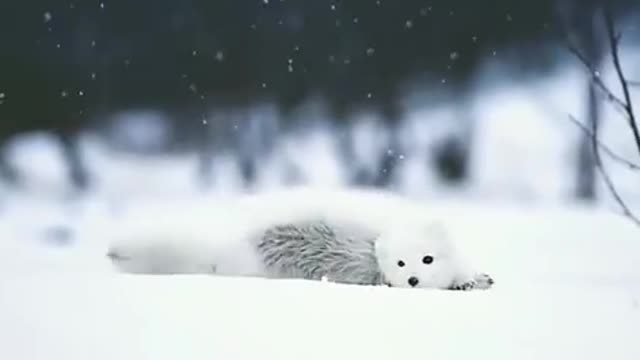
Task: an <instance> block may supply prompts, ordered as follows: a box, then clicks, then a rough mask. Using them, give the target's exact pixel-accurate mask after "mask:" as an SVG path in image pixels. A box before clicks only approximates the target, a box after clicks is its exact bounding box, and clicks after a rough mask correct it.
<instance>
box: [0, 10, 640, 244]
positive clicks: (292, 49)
mask: <svg viewBox="0 0 640 360" xmlns="http://www.w3.org/2000/svg"><path fill="white" fill-rule="evenodd" d="M603 4H606V5H607V6H608V7H609V9H611V11H612V14H613V17H614V20H615V26H616V28H617V30H618V31H619V32H620V33H621V34H622V38H621V42H620V54H621V61H622V65H623V68H624V70H625V73H626V75H627V77H628V78H629V79H630V80H633V79H637V80H640V41H639V40H640V37H639V36H640V17H639V16H638V15H639V14H640V12H639V11H640V2H638V1H637V0H615V1H614V0H612V1H602V0H600V1H599V0H538V1H520V0H485V1H477V0H419V1H418V0H401V1H400V0H395V1H392V0H342V1H338V0H332V1H321V0H317V1H303V0H214V1H211V0H153V1H151V0H135V1H130V0H104V1H100V0H77V1H73V0H71V1H69V0H65V1H60V0H47V1H44V0H31V1H17V0H9V1H3V2H2V3H1V4H0V179H1V180H0V218H1V217H3V216H4V217H5V218H7V217H8V216H11V214H12V213H15V212H16V211H20V209H22V211H23V213H24V214H26V218H29V219H30V220H28V223H29V224H33V220H32V219H35V218H37V217H38V216H39V215H38V214H40V213H39V212H38V211H36V210H35V209H37V208H38V207H37V206H41V207H43V206H48V205H43V204H52V203H55V204H60V203H61V202H66V203H74V201H75V202H76V203H77V201H81V202H84V203H87V199H90V200H91V201H93V203H94V204H103V205H104V204H107V205H106V206H108V207H109V208H110V209H112V210H113V209H118V208H119V207H123V206H126V205H127V204H129V203H131V202H134V201H136V200H144V199H151V200H158V199H165V200H168V201H173V200H175V199H187V198H194V199H195V198H204V196H206V194H212V193H226V194H228V193H236V192H240V191H252V190H261V189H268V188H276V187H286V186H293V185H316V186H367V187H377V188H385V189H391V190H393V191H397V192H401V193H404V194H407V195H408V196H413V197H425V198H441V197H445V198H457V199H467V200H474V201H480V202H483V203H488V202H496V201H498V202H502V201H508V202H516V203H526V204H533V205H535V204H539V203H543V204H549V203H551V204H576V203H582V204H591V205H594V206H597V205H600V204H603V203H604V204H612V203H611V202H610V201H611V199H610V196H609V194H608V192H607V191H606V189H605V188H604V186H603V185H602V182H601V181H599V178H598V176H597V172H596V171H595V169H594V164H593V160H592V156H591V152H590V151H591V148H590V145H589V141H590V140H589V138H588V137H585V136H584V133H583V132H581V130H580V129H579V128H578V127H577V126H576V125H575V124H574V123H572V122H571V121H570V120H569V114H572V115H573V116H575V117H576V118H577V119H578V120H580V121H582V122H583V123H585V124H590V123H594V122H597V123H598V124H599V126H600V129H601V138H602V141H603V142H605V143H606V144H607V145H608V146H609V147H611V148H612V149H615V151H616V152H617V153H619V154H621V155H622V156H625V157H627V158H629V159H630V160H635V159H637V157H638V153H637V150H636V149H635V145H634V142H633V138H632V136H631V133H630V132H629V130H628V126H627V125H628V124H627V123H626V121H625V119H624V117H623V116H621V114H620V113H619V112H617V111H616V109H615V107H612V106H611V104H610V102H609V101H608V100H607V99H606V97H603V96H599V95H598V96H596V95H594V89H593V86H591V82H590V78H591V75H592V74H590V73H589V72H587V71H585V67H584V66H583V64H582V63H581V62H580V61H578V60H577V59H576V57H575V56H574V55H573V54H572V53H571V52H570V51H569V50H568V44H569V43H571V44H574V45H575V46H576V47H577V48H578V49H579V50H580V52H581V53H582V54H584V56H585V57H586V58H587V59H588V61H589V62H590V63H591V64H592V65H593V66H594V69H596V70H597V75H598V76H599V77H601V78H602V79H603V80H604V81H605V82H607V84H609V85H610V88H611V90H612V91H613V92H614V93H616V94H620V92H621V89H620V87H619V84H618V83H616V82H615V81H616V74H615V72H614V71H613V67H612V65H611V59H610V51H609V44H608V43H607V38H606V36H605V34H604V33H603V29H602V21H601V20H600V15H599V11H600V8H601V6H602V5H603ZM634 89H635V90H634V91H633V92H632V94H631V95H632V99H634V102H636V103H638V101H637V100H638V99H640V94H639V92H638V90H637V89H638V88H637V87H634ZM637 107H640V103H639V104H638V105H637ZM604 160H605V163H606V165H607V167H608V171H609V172H610V173H611V176H612V178H613V179H614V181H615V183H616V185H617V186H618V187H619V191H620V192H621V194H624V197H625V199H628V201H629V202H630V203H632V204H633V202H634V201H635V202H636V203H640V188H638V184H639V183H638V180H639V179H640V177H639V176H638V174H637V173H636V174H634V173H633V171H631V170H629V169H628V168H626V167H624V166H622V165H620V164H618V163H615V162H611V161H610V159H607V158H605V159H604ZM25 204H28V205H29V206H27V205H25ZM36 205H37V206H36ZM56 206H57V205H56ZM25 221H27V220H25ZM58 230H59V229H58ZM59 231H62V232H64V231H63V230H59ZM61 238H64V236H62V237H61Z"/></svg>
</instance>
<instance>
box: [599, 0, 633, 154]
mask: <svg viewBox="0 0 640 360" xmlns="http://www.w3.org/2000/svg"><path fill="white" fill-rule="evenodd" d="M604 20H605V24H606V28H607V35H608V37H609V46H610V50H611V56H612V57H613V65H614V66H615V68H616V73H617V74H618V80H619V81H620V86H621V87H622V93H623V94H624V109H625V111H626V112H627V120H628V121H629V127H630V128H631V131H632V133H633V138H634V140H635V142H636V147H637V148H638V153H639V154H640V131H638V124H637V123H636V117H635V113H634V111H633V103H632V102H631V94H630V92H629V84H628V82H627V79H626V78H625V76H624V72H623V71H622V65H621V64H620V55H619V44H620V37H621V35H620V34H619V33H616V30H615V25H614V22H613V15H612V14H611V9H610V8H609V7H608V6H605V8H604Z"/></svg>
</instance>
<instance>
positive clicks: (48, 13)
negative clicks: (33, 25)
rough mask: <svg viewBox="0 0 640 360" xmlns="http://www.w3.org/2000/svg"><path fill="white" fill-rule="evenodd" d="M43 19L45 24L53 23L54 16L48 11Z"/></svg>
mask: <svg viewBox="0 0 640 360" xmlns="http://www.w3.org/2000/svg"><path fill="white" fill-rule="evenodd" d="M42 18H43V20H44V22H45V23H48V22H49V21H51V19H53V15H51V13H50V12H48V11H46V12H45V13H44V14H43V15H42Z"/></svg>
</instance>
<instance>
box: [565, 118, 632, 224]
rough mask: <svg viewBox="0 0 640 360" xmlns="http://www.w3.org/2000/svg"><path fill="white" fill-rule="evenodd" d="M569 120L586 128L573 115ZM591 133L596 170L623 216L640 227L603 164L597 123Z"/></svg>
mask: <svg viewBox="0 0 640 360" xmlns="http://www.w3.org/2000/svg"><path fill="white" fill-rule="evenodd" d="M569 119H571V121H572V122H574V123H576V124H580V126H584V125H582V123H581V122H580V121H578V120H577V119H576V118H575V117H574V116H573V115H569ZM587 130H588V129H587ZM590 133H591V146H592V151H593V158H594V162H595V166H596V169H598V172H599V173H600V176H602V180H604V183H605V185H606V186H607V189H608V190H609V192H610V193H611V195H612V196H613V198H614V199H615V201H616V202H617V203H618V205H619V206H620V208H621V209H622V214H623V215H624V216H626V217H628V218H629V219H630V220H631V221H633V222H634V223H635V224H636V225H638V226H640V218H638V216H636V215H635V214H634V213H633V212H632V211H631V210H630V209H629V206H627V204H626V202H625V201H624V200H623V199H622V196H620V194H619V193H618V190H617V189H616V186H615V184H614V183H613V180H611V177H610V176H609V174H608V173H607V171H606V169H605V168H604V165H603V164H602V158H601V156H600V144H599V141H598V128H597V124H595V123H594V124H593V129H592V130H590Z"/></svg>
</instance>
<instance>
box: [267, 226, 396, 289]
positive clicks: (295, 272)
mask: <svg viewBox="0 0 640 360" xmlns="http://www.w3.org/2000/svg"><path fill="white" fill-rule="evenodd" d="M376 237H377V235H376V234H374V233H373V232H371V231H367V230H366V229H364V228H361V227H358V226H332V225H329V224H328V223H327V222H325V221H321V220H319V221H307V222H301V223H296V224H283V225H278V226H273V227H271V228H269V229H267V230H266V231H265V232H264V233H263V235H262V236H261V237H260V239H259V241H258V244H257V249H258V254H259V256H261V257H262V260H263V261H264V264H265V267H266V269H267V271H268V272H270V273H271V274H272V275H274V276H277V277H283V278H302V279H308V280H322V279H323V278H326V279H327V280H328V281H333V282H339V283H347V284H358V285H381V284H385V280H384V276H383V274H382V272H381V271H380V266H379V265H378V261H377V258H376V256H375V240H376Z"/></svg>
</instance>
